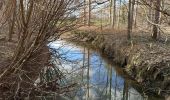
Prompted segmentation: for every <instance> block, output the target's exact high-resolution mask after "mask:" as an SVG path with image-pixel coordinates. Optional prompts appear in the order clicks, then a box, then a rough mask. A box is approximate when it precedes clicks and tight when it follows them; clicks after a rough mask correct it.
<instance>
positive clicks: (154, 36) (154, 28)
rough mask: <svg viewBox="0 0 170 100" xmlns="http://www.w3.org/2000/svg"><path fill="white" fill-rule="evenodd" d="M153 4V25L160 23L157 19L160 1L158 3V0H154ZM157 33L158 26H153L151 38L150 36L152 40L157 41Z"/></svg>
mask: <svg viewBox="0 0 170 100" xmlns="http://www.w3.org/2000/svg"><path fill="white" fill-rule="evenodd" d="M154 3H155V7H156V10H155V20H154V23H155V24H159V22H160V21H159V18H160V12H159V10H160V5H161V1H160V0H155V2H154ZM158 32H159V29H158V26H157V25H153V36H152V38H153V39H154V40H156V39H157V37H158Z"/></svg>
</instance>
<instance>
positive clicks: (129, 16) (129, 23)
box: [127, 0, 132, 40]
mask: <svg viewBox="0 0 170 100" xmlns="http://www.w3.org/2000/svg"><path fill="white" fill-rule="evenodd" d="M131 2H132V0H129V11H128V33H127V38H128V40H130V39H131V32H132V30H131V13H132V12H131Z"/></svg>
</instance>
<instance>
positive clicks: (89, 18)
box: [88, 0, 91, 26]
mask: <svg viewBox="0 0 170 100" xmlns="http://www.w3.org/2000/svg"><path fill="white" fill-rule="evenodd" d="M88 6H89V11H88V12H89V16H88V26H90V23H91V0H89V2H88Z"/></svg>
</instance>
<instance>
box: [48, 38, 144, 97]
mask: <svg viewBox="0 0 170 100" xmlns="http://www.w3.org/2000/svg"><path fill="white" fill-rule="evenodd" d="M49 47H50V48H53V50H56V51H57V52H58V53H57V54H58V55H60V56H61V57H62V59H63V58H64V61H62V63H63V62H64V63H63V64H62V67H61V68H60V69H61V70H63V71H66V72H67V73H69V72H70V73H71V72H74V74H75V73H77V74H78V75H79V78H77V80H76V81H77V82H79V83H82V84H83V83H85V84H84V85H83V86H81V88H79V89H78V91H77V92H76V93H75V96H74V99H77V100H110V99H111V100H123V99H125V98H126V95H127V94H128V100H143V98H142V96H141V95H140V94H139V93H138V92H137V91H136V90H135V89H134V88H132V87H131V86H130V85H129V86H128V87H127V83H126V80H125V79H123V78H122V77H121V76H119V75H118V74H117V73H116V71H115V70H114V66H112V65H110V64H108V63H106V62H105V61H104V60H103V59H102V58H101V57H100V55H99V54H98V53H96V52H94V51H91V50H90V53H89V59H90V60H89V61H90V62H89V63H90V67H89V75H87V73H88V70H87V69H88V62H87V61H88V60H87V59H88V52H87V51H88V50H87V48H85V49H84V48H83V47H79V46H76V45H73V44H71V43H67V42H65V41H55V42H53V43H50V44H49ZM54 55H55V54H54ZM83 58H85V59H84V61H83ZM75 62H76V63H75ZM83 62H84V67H83ZM82 67H83V70H82ZM76 69H79V70H76ZM73 70H74V71H73ZM75 70H76V71H75ZM82 72H83V73H84V74H83V76H82V75H81V74H82ZM69 75H73V73H72V74H69ZM80 76H82V77H80ZM87 76H89V81H88V80H87V78H88V77H87ZM69 77H71V78H73V77H72V76H69ZM77 77H78V76H77ZM81 78H83V79H81ZM73 79H76V77H75V75H74V78H73ZM82 80H83V81H82ZM88 84H89V86H88ZM110 84H111V85H110ZM125 86H126V87H127V88H126V87H125ZM88 92H89V96H88Z"/></svg>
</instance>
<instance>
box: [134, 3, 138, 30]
mask: <svg viewBox="0 0 170 100" xmlns="http://www.w3.org/2000/svg"><path fill="white" fill-rule="evenodd" d="M134 15H135V16H134V28H137V16H138V0H136V5H135V14H134Z"/></svg>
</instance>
